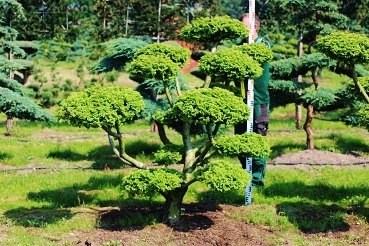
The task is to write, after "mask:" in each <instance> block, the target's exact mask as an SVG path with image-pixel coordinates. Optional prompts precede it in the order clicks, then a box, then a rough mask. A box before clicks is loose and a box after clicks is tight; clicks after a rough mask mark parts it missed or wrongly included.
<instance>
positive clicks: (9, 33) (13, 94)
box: [0, 0, 53, 135]
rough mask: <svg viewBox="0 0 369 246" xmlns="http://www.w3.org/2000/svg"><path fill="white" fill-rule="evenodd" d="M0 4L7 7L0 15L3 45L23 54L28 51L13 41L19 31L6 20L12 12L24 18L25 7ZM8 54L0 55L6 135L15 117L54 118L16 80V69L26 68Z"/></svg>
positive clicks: (10, 0) (4, 0) (1, 0)
mask: <svg viewBox="0 0 369 246" xmlns="http://www.w3.org/2000/svg"><path fill="white" fill-rule="evenodd" d="M0 5H1V6H3V7H4V8H3V9H2V11H3V13H2V14H1V15H0V47H1V48H2V49H3V50H5V51H6V52H7V53H8V54H12V55H14V56H15V57H17V56H19V57H24V56H25V52H24V51H23V50H22V49H20V48H19V47H18V46H17V45H16V44H15V43H14V42H13V40H15V39H16V36H17V34H18V32H17V31H16V30H15V29H13V28H12V27H11V25H10V26H9V23H7V22H6V21H8V20H9V15H14V14H15V13H16V15H17V17H18V18H21V17H23V16H24V15H23V8H22V6H21V5H20V4H19V3H18V2H16V1H14V0H0ZM10 23H11V22H10ZM9 56H10V55H8V57H5V56H3V55H1V56H0V112H3V113H5V114H6V116H7V120H6V128H7V131H6V135H10V131H11V130H12V128H13V118H19V119H29V120H40V121H52V119H53V118H52V116H51V115H50V114H49V113H47V112H45V111H43V110H41V109H40V107H39V106H38V105H37V104H36V103H35V102H33V101H32V100H31V99H29V98H28V97H27V96H26V93H25V91H24V90H23V89H22V87H21V86H20V84H19V83H18V82H17V81H16V80H14V79H13V77H12V74H13V71H17V70H21V69H23V68H24V67H23V66H22V65H20V64H18V63H17V62H15V61H14V60H11V59H9Z"/></svg>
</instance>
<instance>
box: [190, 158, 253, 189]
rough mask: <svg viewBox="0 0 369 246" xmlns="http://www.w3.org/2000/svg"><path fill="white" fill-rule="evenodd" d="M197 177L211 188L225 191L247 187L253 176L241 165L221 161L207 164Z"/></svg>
mask: <svg viewBox="0 0 369 246" xmlns="http://www.w3.org/2000/svg"><path fill="white" fill-rule="evenodd" d="M197 178H198V180H199V181H202V182H204V183H205V184H206V185H207V186H209V188H210V189H212V190H216V191H221V192H224V191H229V190H238V189H241V188H244V187H246V185H248V184H249V183H250V178H251V176H250V174H248V173H247V172H246V171H245V170H243V169H242V166H241V165H236V164H232V163H228V162H224V161H219V162H215V163H211V164H209V165H207V167H206V168H205V170H203V171H201V172H200V173H199V176H198V177H197Z"/></svg>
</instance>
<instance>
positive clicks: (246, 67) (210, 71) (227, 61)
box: [199, 48, 263, 82]
mask: <svg viewBox="0 0 369 246" xmlns="http://www.w3.org/2000/svg"><path fill="white" fill-rule="evenodd" d="M199 68H200V70H202V71H203V72H204V73H205V74H206V75H208V76H211V77H213V78H217V79H220V80H221V81H229V82H231V81H237V82H238V81H243V80H245V79H247V78H249V79H253V78H257V77H259V76H260V75H261V74H262V72H263V70H262V68H261V67H260V64H259V63H258V62H257V61H255V60H254V59H252V58H251V57H250V56H249V55H247V54H245V53H243V52H242V51H240V50H237V49H233V48H229V49H224V50H220V51H217V52H214V53H209V54H206V55H204V56H203V57H201V59H200V64H199Z"/></svg>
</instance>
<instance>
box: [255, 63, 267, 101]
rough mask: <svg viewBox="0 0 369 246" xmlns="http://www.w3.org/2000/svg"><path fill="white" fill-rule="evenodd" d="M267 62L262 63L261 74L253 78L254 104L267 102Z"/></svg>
mask: <svg viewBox="0 0 369 246" xmlns="http://www.w3.org/2000/svg"><path fill="white" fill-rule="evenodd" d="M269 67H270V64H269V62H266V63H264V64H263V66H262V68H263V74H262V75H261V76H260V77H258V78H256V79H255V80H254V105H261V104H269V103H270V97H269V91H268V84H269V79H270V75H269Z"/></svg>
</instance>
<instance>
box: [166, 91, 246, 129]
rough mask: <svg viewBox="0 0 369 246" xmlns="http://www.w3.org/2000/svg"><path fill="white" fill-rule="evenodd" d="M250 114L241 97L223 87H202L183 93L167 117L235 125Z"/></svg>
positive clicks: (202, 122) (185, 120)
mask: <svg viewBox="0 0 369 246" xmlns="http://www.w3.org/2000/svg"><path fill="white" fill-rule="evenodd" d="M249 116H250V111H249V108H248V106H247V105H246V104H245V103H243V101H242V98H241V97H237V96H235V95H234V94H233V93H232V92H230V91H228V90H225V89H221V88H217V87H215V88H213V89H211V88H200V89H196V90H190V91H187V92H186V93H184V94H183V95H181V96H180V97H179V98H178V100H176V102H175V103H174V105H173V107H172V108H171V109H170V110H169V112H168V115H167V117H168V118H170V119H173V118H174V119H180V120H181V121H183V122H199V123H200V124H204V125H206V124H208V123H211V124H216V123H220V124H226V125H233V124H236V123H239V122H244V121H246V120H247V119H248V118H249Z"/></svg>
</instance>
